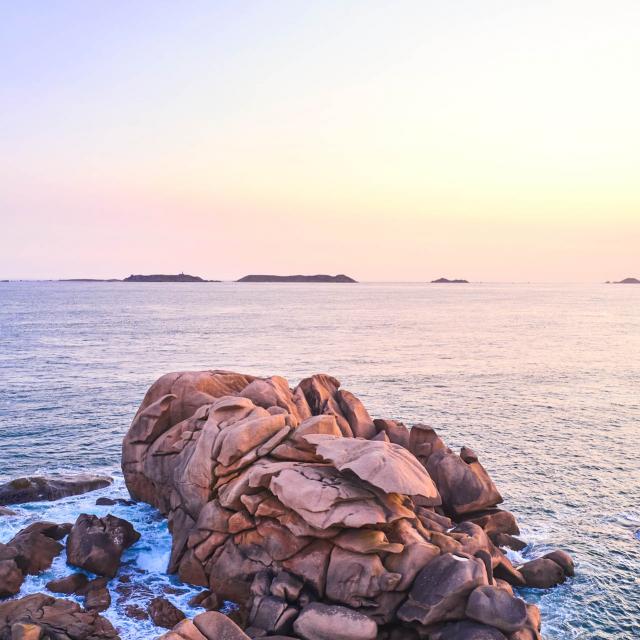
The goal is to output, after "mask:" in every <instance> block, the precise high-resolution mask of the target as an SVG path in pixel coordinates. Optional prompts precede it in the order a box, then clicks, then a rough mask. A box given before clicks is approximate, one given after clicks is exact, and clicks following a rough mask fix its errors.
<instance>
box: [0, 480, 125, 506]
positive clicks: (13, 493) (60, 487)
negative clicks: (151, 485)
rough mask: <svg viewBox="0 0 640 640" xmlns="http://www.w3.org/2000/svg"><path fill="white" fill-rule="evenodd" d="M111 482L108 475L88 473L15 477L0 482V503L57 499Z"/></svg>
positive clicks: (99, 487) (106, 485)
mask: <svg viewBox="0 0 640 640" xmlns="http://www.w3.org/2000/svg"><path fill="white" fill-rule="evenodd" d="M112 482H113V479H112V478H110V477H109V476H96V475H90V474H78V475H68V476H67V475H65V476H62V475H61V476H31V477H26V478H16V479H15V480H10V481H9V482H6V483H4V484H0V505H3V504H23V503H25V502H42V501H51V500H59V499H60V498H66V497H67V496H77V495H79V494H81V493H87V492H88V491H95V490H96V489H104V488H105V487H108V486H109V485H110V484H111V483H112Z"/></svg>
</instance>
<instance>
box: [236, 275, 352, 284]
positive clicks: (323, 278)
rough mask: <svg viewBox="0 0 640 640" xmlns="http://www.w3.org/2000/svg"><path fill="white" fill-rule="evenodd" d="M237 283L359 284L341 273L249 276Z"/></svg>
mask: <svg viewBox="0 0 640 640" xmlns="http://www.w3.org/2000/svg"><path fill="white" fill-rule="evenodd" d="M236 282H357V280H354V279H353V278H350V277H349V276H345V275H344V273H339V274H338V275H337V276H328V275H324V274H320V275H315V276H301V275H297V276H269V275H255V274H253V275H249V276H244V278H240V280H237V281H236Z"/></svg>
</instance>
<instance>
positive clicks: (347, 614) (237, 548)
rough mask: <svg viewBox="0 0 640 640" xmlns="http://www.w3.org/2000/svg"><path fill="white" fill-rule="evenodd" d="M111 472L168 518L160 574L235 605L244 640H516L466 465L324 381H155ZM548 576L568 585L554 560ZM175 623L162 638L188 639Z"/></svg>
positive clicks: (490, 491) (508, 519) (494, 515)
mask: <svg viewBox="0 0 640 640" xmlns="http://www.w3.org/2000/svg"><path fill="white" fill-rule="evenodd" d="M122 468H123V471H124V475H125V480H126V482H127V486H128V488H129V491H130V493H131V495H132V497H133V498H134V499H136V500H144V501H146V502H149V503H150V504H152V505H154V506H156V507H157V508H158V509H160V510H161V511H162V512H163V513H165V514H167V516H168V518H169V525H170V529H171V533H172V536H173V547H172V553H171V560H170V566H169V571H171V572H177V573H178V574H179V576H180V577H181V578H182V579H183V580H184V581H187V582H191V583H193V584H197V585H202V586H206V587H209V589H211V591H212V592H213V593H214V594H215V595H216V596H217V597H218V598H220V599H222V598H225V599H229V600H233V601H235V602H237V603H239V604H240V605H242V606H243V607H244V611H245V613H246V616H247V618H248V624H249V628H248V629H247V632H248V633H249V635H251V636H252V637H258V636H261V635H265V633H266V634H269V635H272V636H273V635H278V636H296V637H300V638H304V639H306V640H324V639H325V638H326V639H329V638H332V639H335V638H344V639H345V640H359V639H362V640H365V639H367V638H372V639H373V638H375V637H376V636H377V635H378V632H379V630H380V628H381V627H382V628H383V629H389V630H392V629H393V630H394V633H396V635H397V634H398V633H400V635H401V636H402V637H405V636H406V637H407V638H412V637H416V632H419V635H420V636H422V637H428V638H433V639H435V638H441V639H443V640H444V639H446V638H504V637H506V636H505V634H511V635H513V633H518V632H519V631H520V630H522V631H523V632H525V631H526V632H528V630H530V628H531V624H530V623H529V617H530V616H528V613H527V612H526V610H525V609H524V603H523V602H522V601H521V600H518V599H516V598H514V597H513V593H512V591H511V587H510V585H511V584H513V585H524V584H525V578H524V577H523V575H522V574H521V573H520V572H519V571H517V570H516V569H515V568H514V567H513V566H512V565H511V563H510V562H509V560H508V559H507V557H506V556H505V555H504V554H503V553H502V552H501V551H500V550H499V549H498V548H497V547H496V546H495V544H494V542H493V540H501V539H507V540H510V539H511V538H512V536H513V534H517V533H518V527H517V523H516V521H515V518H514V517H513V516H512V515H511V514H510V513H509V512H507V511H503V510H500V509H498V508H497V505H498V504H499V503H501V502H502V498H501V496H500V494H499V492H498V490H497V489H496V487H495V485H494V484H493V482H492V481H491V479H490V477H489V475H488V474H487V472H486V470H485V469H484V467H483V466H482V465H481V464H480V462H479V461H478V457H477V455H476V454H475V453H474V452H473V451H472V450H471V449H468V448H463V449H462V451H461V453H460V455H458V454H456V453H454V452H452V451H451V450H450V449H448V448H447V446H446V445H445V444H444V442H443V441H442V439H441V438H440V437H439V436H438V435H437V434H436V432H435V431H434V430H433V429H432V428H431V427H429V426H426V425H421V424H420V425H415V426H414V427H413V428H411V429H410V430H409V429H407V428H406V427H405V426H404V425H402V424H401V423H399V422H395V421H393V420H385V419H375V420H374V419H372V418H371V416H370V415H369V413H368V412H367V411H366V409H365V407H364V406H363V405H362V403H361V402H360V401H359V400H358V399H357V398H356V397H355V396H354V395H353V394H351V393H349V392H347V391H344V390H342V389H340V383H339V382H338V380H336V379H335V378H333V377H331V376H328V375H324V374H321V375H316V376H312V377H311V378H307V379H305V380H303V381H302V382H301V383H300V384H299V385H298V386H297V387H296V388H295V389H290V388H289V385H288V383H287V382H286V380H284V379H283V378H280V377H277V376H276V377H272V378H265V379H259V378H254V377H252V376H246V375H242V374H237V373H231V372H226V371H204V372H186V373H172V374H168V375H166V376H163V377H162V378H160V379H159V380H158V381H157V382H156V383H155V384H154V385H153V386H152V387H151V388H150V389H149V391H148V392H147V394H146V396H145V398H144V400H143V402H142V405H141V406H140V409H139V410H138V413H137V414H136V416H135V418H134V420H133V423H132V425H131V428H130V430H129V432H128V434H127V435H126V437H125V440H124V444H123V457H122ZM547 561H548V562H550V563H553V564H554V565H555V566H558V567H560V565H559V564H557V563H559V562H562V563H563V566H566V567H567V571H568V570H569V564H568V561H567V560H566V558H564V556H562V555H559V556H557V557H556V558H555V560H551V559H548V560H547ZM561 571H563V576H564V570H563V569H561ZM212 613H213V612H212ZM197 620H198V619H197V618H196V621H195V622H196V624H195V627H196V628H197V629H198V630H199V632H200V634H201V635H204V636H207V637H209V636H208V633H205V631H203V628H200V626H201V625H200V626H199V625H198V622H197ZM211 620H212V621H215V622H216V624H218V623H219V622H220V619H219V618H217V617H216V616H214V617H212V618H211ZM189 624H190V623H189ZM189 624H188V623H187V622H186V621H185V622H184V623H180V625H182V631H181V630H180V629H178V627H180V625H178V627H176V628H174V629H173V631H171V632H170V633H169V634H166V635H165V636H164V637H166V638H167V640H169V638H171V639H173V640H176V639H177V638H181V637H189V638H191V637H199V636H197V634H195V633H194V632H193V629H191V627H189ZM220 624H222V622H220ZM527 625H528V626H527ZM191 626H193V625H191ZM238 632H239V630H238ZM190 633H191V634H192V635H189V634H190ZM233 633H236V631H234V632H233ZM239 633H241V632H239ZM402 634H404V635H402ZM243 636H244V634H243V635H242V636H238V637H243Z"/></svg>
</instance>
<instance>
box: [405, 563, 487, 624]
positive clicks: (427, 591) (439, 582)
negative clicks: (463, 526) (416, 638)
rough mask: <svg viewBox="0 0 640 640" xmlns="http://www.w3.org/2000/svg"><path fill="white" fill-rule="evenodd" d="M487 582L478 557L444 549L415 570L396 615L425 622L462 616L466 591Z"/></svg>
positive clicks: (469, 591) (410, 620)
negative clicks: (417, 572)
mask: <svg viewBox="0 0 640 640" xmlns="http://www.w3.org/2000/svg"><path fill="white" fill-rule="evenodd" d="M486 584H488V577H487V570H486V567H485V565H484V563H483V562H482V561H481V560H480V559H478V558H469V557H461V556H454V555H453V554H451V553H445V554H443V555H441V556H438V557H437V558H436V559H435V560H432V561H431V562H430V563H429V564H427V566H426V567H424V569H422V571H421V572H420V573H419V574H418V577H417V578H416V579H415V581H414V583H413V587H412V588H411V591H410V592H409V598H408V600H407V601H406V602H405V603H404V604H403V605H402V606H401V607H400V609H399V611H398V617H399V618H400V620H403V621H405V622H414V621H415V622H419V623H421V624H423V625H425V626H428V625H431V624H435V623H437V622H444V621H446V620H459V619H461V618H463V617H464V613H465V607H466V604H467V598H468V596H469V594H470V593H471V592H472V591H473V590H474V589H475V588H476V587H479V586H482V585H486Z"/></svg>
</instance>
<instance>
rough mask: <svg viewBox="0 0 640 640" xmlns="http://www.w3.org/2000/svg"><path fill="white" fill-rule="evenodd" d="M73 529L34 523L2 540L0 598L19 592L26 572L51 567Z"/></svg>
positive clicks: (0, 544) (45, 523) (31, 572)
mask: <svg viewBox="0 0 640 640" xmlns="http://www.w3.org/2000/svg"><path fill="white" fill-rule="evenodd" d="M70 529H71V525H70V524H62V525H59V524H55V523H54V522H34V523H33V524H30V525H29V526H28V527H25V528H24V529H22V530H21V531H19V532H18V533H17V534H16V535H15V536H14V537H13V538H11V540H9V542H7V543H6V544H2V543H0V598H4V597H7V596H12V595H15V594H16V593H18V592H19V591H20V587H21V586H22V583H23V582H24V578H25V576H26V575H36V574H38V573H40V572H41V571H44V570H45V569H48V568H49V567H50V566H51V563H52V562H53V559H54V558H55V557H56V556H58V554H59V553H60V552H61V551H62V549H63V548H64V547H63V545H62V544H60V542H59V540H61V539H62V538H64V537H65V536H66V535H67V534H68V533H69V530H70ZM1 637H2V636H1V635H0V638H1Z"/></svg>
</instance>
